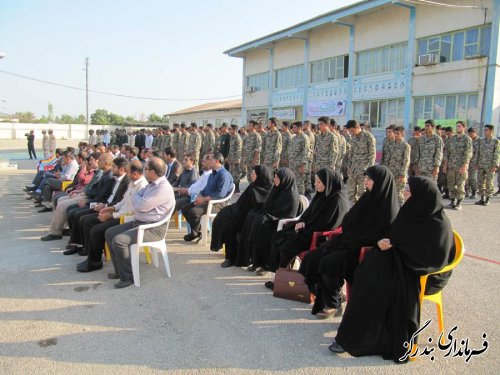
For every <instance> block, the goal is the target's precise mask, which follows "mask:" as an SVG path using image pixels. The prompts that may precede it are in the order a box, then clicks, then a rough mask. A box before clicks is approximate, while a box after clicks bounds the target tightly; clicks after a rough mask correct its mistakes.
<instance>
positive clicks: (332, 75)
mask: <svg viewBox="0 0 500 375" xmlns="http://www.w3.org/2000/svg"><path fill="white" fill-rule="evenodd" d="M348 70H349V56H347V55H345V56H337V57H332V58H330V59H325V60H319V61H314V62H312V63H311V77H310V80H311V82H312V83H315V82H325V81H333V80H336V79H342V78H346V77H347V75H348Z"/></svg>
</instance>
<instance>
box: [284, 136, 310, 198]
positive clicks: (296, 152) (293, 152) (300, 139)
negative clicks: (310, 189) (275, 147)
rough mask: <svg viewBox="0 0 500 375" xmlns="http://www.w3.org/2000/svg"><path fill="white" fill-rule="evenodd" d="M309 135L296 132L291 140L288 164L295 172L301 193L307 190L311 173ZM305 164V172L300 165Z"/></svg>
mask: <svg viewBox="0 0 500 375" xmlns="http://www.w3.org/2000/svg"><path fill="white" fill-rule="evenodd" d="M309 149H310V147H309V137H308V136H307V135H306V134H305V133H300V134H295V136H294V137H293V138H292V141H291V142H290V147H289V150H288V164H289V165H290V169H291V170H292V171H293V173H294V174H295V183H296V184H297V189H298V191H299V194H302V195H304V193H305V190H306V187H305V186H306V185H305V183H306V181H305V180H310V178H309V173H307V167H306V166H307V163H308V161H307V159H308V155H309ZM301 165H304V173H301V172H300V166H301Z"/></svg>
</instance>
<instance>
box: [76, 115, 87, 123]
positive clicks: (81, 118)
mask: <svg viewBox="0 0 500 375" xmlns="http://www.w3.org/2000/svg"><path fill="white" fill-rule="evenodd" d="M75 124H85V115H84V114H79V115H78V117H75Z"/></svg>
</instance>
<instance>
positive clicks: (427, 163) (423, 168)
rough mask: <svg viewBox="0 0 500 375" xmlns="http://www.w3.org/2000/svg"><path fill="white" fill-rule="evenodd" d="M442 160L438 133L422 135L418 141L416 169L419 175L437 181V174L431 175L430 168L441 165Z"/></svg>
mask: <svg viewBox="0 0 500 375" xmlns="http://www.w3.org/2000/svg"><path fill="white" fill-rule="evenodd" d="M442 160H443V140H442V139H441V137H440V136H439V135H436V134H433V135H432V136H430V137H428V136H427V135H422V136H421V137H420V140H419V142H418V161H417V170H418V175H419V176H427V177H430V178H432V179H433V180H434V181H436V182H437V176H433V175H432V170H433V169H434V168H436V167H439V166H440V165H441V161H442Z"/></svg>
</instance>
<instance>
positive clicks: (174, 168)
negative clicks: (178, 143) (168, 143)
mask: <svg viewBox="0 0 500 375" xmlns="http://www.w3.org/2000/svg"><path fill="white" fill-rule="evenodd" d="M163 154H164V158H165V162H166V164H167V174H166V175H165V178H166V179H167V181H168V182H170V184H173V183H174V182H175V181H177V179H178V178H179V176H180V175H181V173H182V165H181V163H179V161H178V160H177V159H176V158H175V152H174V150H172V149H171V148H170V147H167V148H166V149H165V151H164V152H163Z"/></svg>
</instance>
